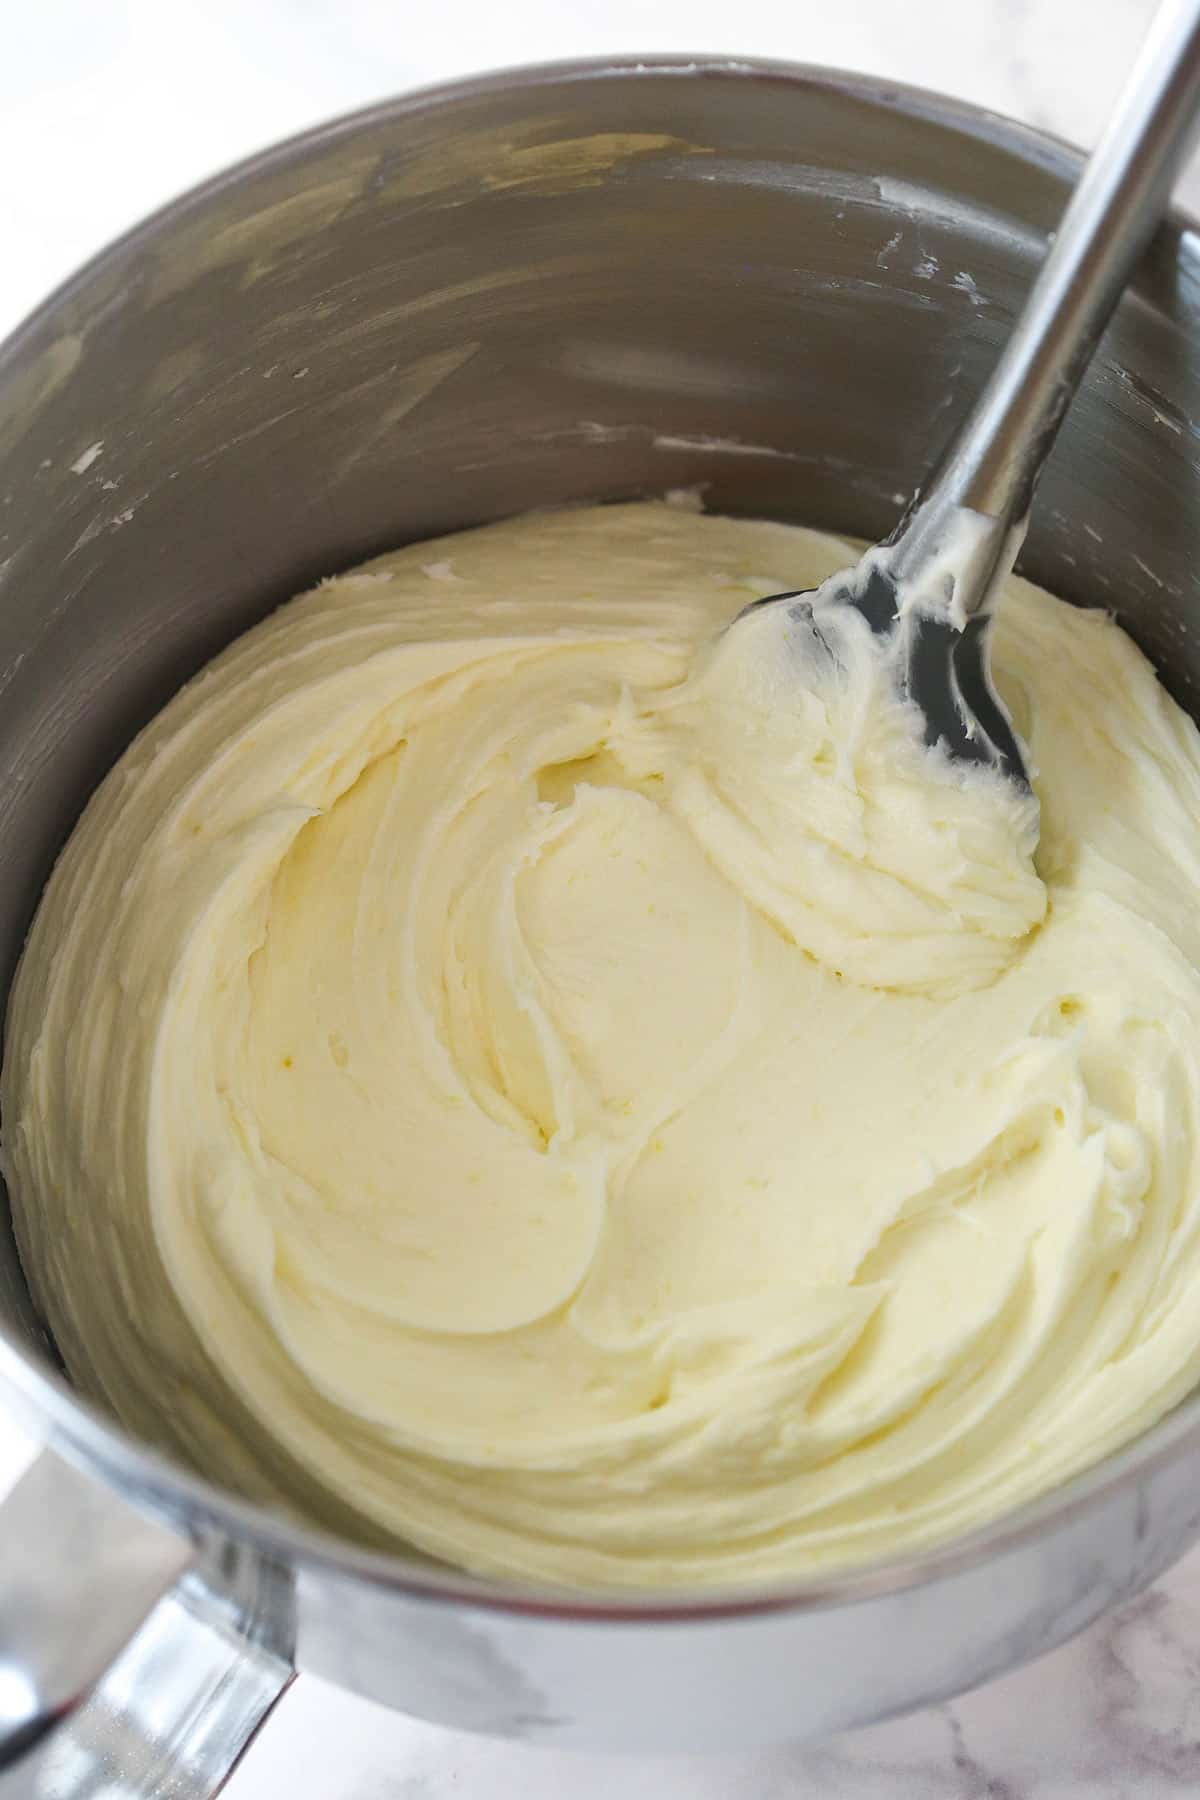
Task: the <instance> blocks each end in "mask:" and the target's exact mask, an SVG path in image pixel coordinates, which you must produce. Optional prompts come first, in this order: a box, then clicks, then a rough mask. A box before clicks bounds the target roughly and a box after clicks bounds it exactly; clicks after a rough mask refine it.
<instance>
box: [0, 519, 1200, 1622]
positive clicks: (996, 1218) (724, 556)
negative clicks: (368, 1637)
mask: <svg viewBox="0 0 1200 1800" xmlns="http://www.w3.org/2000/svg"><path fill="white" fill-rule="evenodd" d="M852 556H853V552H852V551H851V550H850V549H849V548H848V547H847V546H846V545H844V544H839V543H836V542H834V541H833V540H831V539H828V538H824V537H819V536H817V535H815V534H812V533H809V532H804V531H800V530H797V529H792V528H788V527H784V526H779V525H772V524H761V523H749V522H745V521H734V520H728V519H721V518H707V517H699V516H696V515H695V514H694V513H692V512H689V511H687V510H683V509H680V508H676V507H670V506H666V505H658V504H656V505H636V506H624V507H612V508H598V509H587V510H579V511H574V512H566V513H559V514H551V515H546V516H542V517H533V518H528V519H524V520H518V521H515V522H512V523H509V524H505V525H501V526H497V527H492V528H489V529H487V530H484V531H479V532H474V533H467V534H462V535H460V536H457V537H454V538H449V539H445V540H442V541H440V542H438V543H433V544H424V545H418V546H416V547H413V548H410V549H407V550H404V551H401V552H399V553H398V554H396V555H393V556H387V557H384V558H382V559H381V560H380V561H378V562H376V563H374V564H373V565H371V566H370V567H369V568H368V569H366V570H363V571H360V572H358V573H356V574H351V575H347V576H343V577H341V578H340V579H338V580H336V581H332V582H329V583H326V584H325V585H323V586H322V587H320V588H318V589H317V590H316V591H315V592H313V593H311V594H308V595H305V596H304V597H303V598H301V599H300V600H297V601H295V602H293V603H292V604H291V605H289V606H286V607H284V608H282V609H281V610H280V611H279V612H277V613H275V614H274V615H273V616H272V617H271V618H269V619H268V620H266V621H265V622H264V623H263V624H262V625H260V626H259V627H257V628H256V629H255V630H254V631H252V632H250V633H249V634H248V635H247V636H245V637H244V638H242V639H241V640H239V641H238V642H237V643H236V644H234V645H233V646H232V647H231V648H230V649H229V650H228V651H227V652H226V653H225V654H224V655H223V656H222V657H220V658H219V659H218V660H217V661H216V662H215V663H214V664H213V665H212V666H211V667H210V668H209V669H208V670H206V671H205V672H204V673H203V674H202V675H201V676H200V677H199V678H198V679H197V680H196V681H194V682H193V683H192V684H191V685H190V686H189V687H187V688H186V689H185V690H184V691H183V692H182V693H181V694H180V695H178V696H177V698H176V699H175V700H173V701H172V702H171V704H170V705H169V706H167V707H166V708H165V709H164V711H163V712H162V713H161V714H160V716H159V717H158V718H157V719H156V720H155V721H154V723H153V724H152V725H151V726H150V727H149V728H148V729H147V730H146V731H145V732H143V734H142V735H141V737H140V738H138V740H137V741H136V742H135V743H134V744H133V745H132V746H131V748H130V749H129V750H128V751H127V753H126V754H125V756H124V757H123V758H122V759H121V761H120V763H119V764H118V765H117V767H116V768H115V769H114V770H113V772H112V773H111V774H110V775H109V777H108V778H107V780H106V781H105V782H104V783H103V785H102V786H101V788H100V789H99V791H98V793H97V795H96V796H95V798H94V799H93V801H92V803H91V805H90V806H89V808H88V810H87V812H86V814H85V816H84V818H83V820H82V821H81V823H80V825H79V827H78V828H77V830H76V832H75V834H74V836H73V838H72V839H71V841H70V843H69V845H68V847H67V849H66V851H65V853H64V854H63V856H62V858H61V860H60V862H59V864H58V867H57V868H56V870H55V872H54V875H53V877H52V879H51V882H50V884H49V887H48V888H47V891H46V895H45V898H44V900H43V902H42V905H41V909H40V911H39V913H38V916H37V919H36V921H35V924H34V927H33V931H32V934H31V937H30V940H29V944H28V948H27V950H26V953H25V957H24V960H23V962H22V965H21V969H20V972H19V975H18V979H17V984H16V988H15V992H14V996H13V1000H12V1005H11V1010H10V1015H9V1021H8V1037H7V1053H6V1060H5V1065H4V1073H3V1090H2V1100H3V1117H4V1142H5V1162H6V1167H7V1170H8V1174H9V1178H10V1183H11V1187H12V1194H13V1200H14V1205H15V1213H16V1221H17V1228H18V1232H19V1238H20V1244H21V1248H22V1253H23V1256H24V1259H25V1262H26V1266H27V1269H28V1272H29V1275H30V1278H31V1281H32V1285H33V1288H34V1292H35V1294H36V1296H37V1298H38V1300H39V1302H40V1303H41V1305H42V1306H43V1308H44V1309H45V1311H46V1313H47V1315H48V1317H49V1320H50V1323H51V1325H52V1327H53V1329H54V1332H55V1334H56V1336H57V1339H58V1342H59V1344H60V1346H61V1348H62V1351H63V1354H64V1356H65V1358H66V1361H67V1363H68V1366H69V1367H70V1369H71V1371H72V1373H73V1374H74V1375H75V1377H76V1378H77V1380H78V1381H79V1382H80V1384H81V1386H82V1387H83V1388H84V1389H85V1390H86V1391H88V1392H89V1393H91V1394H94V1395H97V1396H100V1397H102V1398H103V1399H104V1400H105V1401H106V1402H107V1403H108V1404H109V1405H110V1406H111V1407H112V1408H113V1409H114V1410H115V1411H116V1412H117V1414H118V1415H119V1416H120V1417H121V1418H122V1419H123V1420H125V1421H126V1422H127V1423H128V1424H129V1425H130V1426H131V1427H132V1428H133V1429H134V1430H135V1431H138V1432H141V1433H144V1434H145V1435H147V1436H149V1437H152V1438H154V1439H156V1440H158V1441H160V1442H162V1443H164V1444H167V1445H169V1446H173V1447H175V1448H176V1449H177V1450H179V1451H181V1452H182V1453H184V1454H185V1455H186V1456H187V1457H188V1458H190V1459H191V1460H192V1461H193V1462H195V1463H197V1464H199V1465H200V1466H201V1467H202V1468H204V1469H205V1470H206V1471H207V1472H208V1473H210V1474H212V1475H214V1476H215V1477H217V1478H218V1479H222V1480H225V1481H228V1482H230V1483H232V1484H234V1485H236V1486H238V1487H241V1488H243V1489H245V1490H248V1491H249V1492H251V1493H256V1494H260V1495H266V1496H273V1497H283V1498H285V1499H286V1500H289V1501H291V1502H292V1503H293V1504H298V1505H299V1506H301V1507H302V1508H303V1509H305V1510H307V1511H309V1512H311V1513H313V1514H315V1515H317V1516H319V1517H321V1518H323V1519H325V1520H326V1521H328V1522H331V1523H334V1524H339V1525H341V1526H343V1527H345V1528H347V1529H349V1530H351V1531H354V1532H357V1533H359V1534H365V1535H368V1536H373V1537H377V1538H378V1537H384V1538H392V1539H404V1540H407V1541H410V1542H412V1543H414V1544H416V1545H418V1546H420V1547H422V1548H424V1549H426V1550H428V1551H432V1552H434V1553H435V1554H438V1555H441V1556H444V1557H446V1558H448V1559H450V1560H452V1561H454V1562H457V1563H461V1564H465V1565H467V1566H468V1567H470V1568H472V1569H477V1570H483V1571H488V1572H497V1573H502V1574H509V1575H520V1576H532V1577H537V1578H544V1579H547V1580H550V1581H555V1582H567V1583H575V1584H584V1585H601V1586H603V1585H615V1584H625V1585H629V1584H633V1585H639V1586H655V1585H675V1586H678V1585H705V1584H714V1583H728V1582H752V1581H753V1582H756V1581H761V1580H765V1579H774V1578H778V1577H783V1576H789V1575H800V1574H802V1573H804V1572H806V1571H811V1570H814V1569H826V1568H828V1567H831V1566H836V1565H838V1564H842V1563H846V1562H849V1561H853V1560H856V1559H861V1558H864V1557H874V1556H879V1555H883V1554H886V1553H892V1552H898V1551H901V1550H905V1549H908V1548H911V1547H914V1546H916V1545H919V1544H923V1543H926V1542H929V1541H932V1540H937V1539H941V1538H944V1537H945V1536H947V1535H948V1534H950V1533H953V1532H956V1531H960V1530H962V1529H963V1528H965V1527H968V1526H970V1525H973V1524H975V1523H977V1522H978V1521H980V1520H982V1519H984V1518H987V1517H989V1516H990V1515H993V1514H995V1513H997V1512H999V1511H1001V1510H1002V1509H1005V1508H1009V1507H1012V1506H1014V1505H1015V1504H1016V1503H1018V1502H1020V1501H1022V1500H1024V1499H1026V1498H1028V1497H1029V1496H1032V1495H1035V1494H1037V1493H1039V1492H1041V1491H1042V1490H1044V1489H1046V1488H1048V1487H1050V1486H1052V1485H1053V1484H1054V1483H1056V1482H1059V1481H1061V1480H1062V1479H1063V1478H1064V1477H1066V1476H1067V1475H1069V1474H1071V1473H1072V1472H1073V1471H1075V1470H1077V1469H1080V1468H1081V1467H1083V1466H1085V1465H1087V1464H1089V1463H1091V1462H1092V1461H1094V1460H1095V1459H1096V1458H1098V1457H1100V1456H1102V1455H1103V1454H1104V1453H1105V1452H1106V1451H1108V1450H1110V1449H1112V1448H1113V1447H1114V1446H1116V1445H1118V1444H1120V1443H1122V1442H1123V1441H1125V1440H1126V1439H1128V1438H1129V1437H1131V1436H1132V1435H1133V1434H1134V1433H1136V1432H1138V1431H1140V1430H1142V1429H1143V1428H1144V1427H1145V1426H1147V1425H1148V1424H1149V1423H1150V1422H1151V1421H1153V1420H1154V1419H1156V1418H1157V1417H1158V1416H1159V1415H1160V1414H1161V1413H1162V1412H1163V1411H1164V1410H1165V1409H1166V1408H1167V1407H1169V1406H1170V1405H1172V1404H1173V1403H1174V1402H1175V1401H1177V1400H1178V1399H1179V1398H1180V1397H1181V1396H1182V1395H1183V1394H1184V1393H1185V1392H1186V1391H1187V1389H1188V1388H1189V1387H1190V1386H1191V1385H1192V1384H1193V1382H1194V1381H1195V1380H1196V1379H1197V1375H1198V1373H1200V1327H1198V1326H1197V1322H1196V1304H1195V1297H1196V1294H1197V1293H1198V1292H1200V1202H1198V1192H1197V1188H1198V1181H1197V1173H1198V1170H1197V1094H1198V1084H1200V974H1198V969H1200V907H1198V905H1197V895H1198V892H1200V740H1198V738H1197V733H1196V731H1195V730H1194V728H1193V726H1192V724H1191V723H1190V721H1189V720H1188V719H1187V718H1186V717H1185V716H1184V715H1183V714H1182V712H1181V711H1180V710H1179V709H1178V708H1177V707H1176V706H1175V705H1174V703H1173V702H1172V701H1171V700H1170V699H1169V698H1168V697H1167V696H1166V695H1165V693H1164V692H1163V690H1162V689H1161V688H1160V687H1159V685H1158V683H1157V681H1156V679H1155V677H1154V675H1153V672H1152V671H1151V669H1150V668H1149V666H1148V665H1147V664H1146V662H1145V661H1144V660H1143V658H1142V657H1141V655H1140V654H1139V652H1138V651H1137V650H1136V649H1135V648H1134V647H1133V645H1132V644H1131V643H1130V641H1129V640H1128V638H1126V637H1125V636H1124V635H1123V634H1122V632H1121V631H1120V630H1119V629H1118V628H1117V627H1116V626H1115V625H1114V624H1113V623H1111V622H1110V620H1109V619H1108V618H1106V617H1104V616H1103V615H1101V614H1099V613H1084V612H1080V611H1076V610H1073V609H1072V608H1070V607H1067V606H1065V605H1063V604H1061V603H1060V602H1058V601H1056V600H1053V599H1051V598H1049V597H1048V596H1047V595H1045V594H1043V593H1040V592H1039V591H1038V590H1036V589H1034V588H1032V587H1030V586H1028V585H1027V584H1025V583H1024V582H1021V581H1016V580H1014V581H1012V582H1010V584H1009V587H1008V591H1007V593H1006V596H1005V600H1004V606H1003V609H1002V613H1001V617H1000V623H999V628H998V633H997V639H996V666H997V673H998V680H999V685H1000V687H1001V689H1002V691H1003V693H1004V695H1005V697H1006V699H1007V700H1008V702H1009V704H1010V706H1011V708H1012V710H1013V712H1014V715H1015V718H1016V721H1017V724H1018V726H1019V727H1020V729H1021V731H1022V733H1023V735H1024V738H1025V741H1026V743H1027V745H1028V752H1029V759H1030V763H1031V766H1032V768H1033V769H1034V770H1035V771H1036V778H1035V787H1036V792H1037V796H1038V801H1039V802H1040V843H1039V841H1038V826H1039V821H1038V808H1037V804H1035V802H1033V801H1032V800H1031V799H1030V798H1029V797H1028V796H1023V795H1022V794H1021V793H1020V792H1019V791H1017V790H1015V789H1013V788H1010V787H1008V786H1006V785H1005V784H1003V783H1002V782H1001V781H1000V780H999V779H998V778H995V777H992V776H989V775H984V774H981V773H978V772H968V773H965V774H964V773H963V772H962V771H961V770H960V769H956V768H954V767H952V766H951V765H950V764H949V763H948V762H947V761H946V760H945V759H944V758H942V757H941V756H939V755H936V754H933V753H930V752H928V751H926V750H925V749H924V747H923V746H922V744H921V743H920V739H919V732H917V731H916V729H915V726H914V721H913V719H912V718H911V716H910V715H909V713H908V712H907V710H906V709H905V708H904V707H903V706H901V705H900V704H899V703H898V702H897V700H896V698H895V695H894V692H893V690H892V689H891V687H890V686H889V685H888V684H887V682H886V681H883V680H882V679H881V678H880V675H879V665H878V660H877V659H873V658H872V655H871V653H870V643H869V641H867V640H863V641H861V642H860V641H859V640H857V639H854V637H853V631H851V638H850V640H848V647H847V646H843V648H842V650H841V651H840V652H839V657H838V661H837V663H836V666H830V667H824V668H821V667H816V666H815V665H814V662H813V658H812V655H811V646H808V645H806V643H805V642H804V641H803V633H802V632H801V631H799V628H798V627H795V625H794V622H790V621H789V616H788V614H787V612H786V609H774V608H773V609H761V610H760V611H758V612H756V613H753V614H751V615H749V616H748V617H746V618H744V619H742V620H741V621H740V622H739V623H738V624H737V625H736V626H734V627H733V628H732V629H731V630H728V631H726V630H725V629H724V628H725V627H726V626H727V625H728V624H729V622H730V621H731V620H732V619H733V618H734V617H735V616H736V615H737V614H738V612H739V611H740V609H741V608H742V607H743V606H744V605H745V604H746V603H747V602H748V601H749V600H751V599H753V598H755V597H756V596H757V595H760V594H765V593H769V592H773V591H777V590H781V589H793V588H805V587H811V586H812V585H813V584H814V583H815V582H817V581H818V580H819V579H820V578H822V577H823V576H825V575H826V574H828V573H830V572H831V571H832V570H834V569H836V568H838V567H841V566H843V565H844V564H845V563H846V562H848V561H850V560H852ZM818 660H819V659H818ZM1035 845H1036V846H1037V847H1036V850H1035Z"/></svg>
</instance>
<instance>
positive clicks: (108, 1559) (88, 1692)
mask: <svg viewBox="0 0 1200 1800" xmlns="http://www.w3.org/2000/svg"><path fill="white" fill-rule="evenodd" d="M9 1423H10V1422H9V1421H6V1422H5V1424H6V1430H5V1445H4V1448H5V1452H6V1456H5V1463H6V1466H7V1465H8V1464H9V1462H10V1461H11V1462H12V1463H14V1464H15V1467H9V1468H7V1478H5V1475H4V1473H3V1472H2V1471H0V1797H3V1796H5V1795H7V1794H8V1793H10V1792H12V1793H20V1794H21V1795H23V1796H28V1800H89V1797H90V1796H93V1795H95V1796H99V1795H100V1794H103V1795H104V1796H105V1797H106V1800H150V1797H151V1796H154V1795H161V1794H165V1793H170V1794H171V1795H172V1797H173V1800H212V1796H214V1795H215V1794H217V1793H218V1792H219V1790H220V1789H221V1787H223V1785H224V1783H225V1781H226V1779H227V1778H228V1776H229V1774H230V1773H231V1772H232V1770H233V1767H234V1765H235V1764H236V1762H237V1761H238V1759H239V1757H240V1756H241V1754H242V1752H243V1750H244V1749H245V1748H246V1745H247V1744H248V1743H249V1741H250V1739H251V1737H252V1736H253V1735H254V1733H255V1732H256V1731H257V1729H258V1727H259V1726H260V1725H261V1724H262V1722H263V1720H264V1719H265V1718H266V1716H267V1714H268V1713H269V1712H270V1710H271V1708H272V1707H273V1706H274V1704H275V1702H276V1700H278V1698H279V1697H280V1695H281V1694H282V1693H283V1692H284V1690H285V1688H286V1687H287V1686H288V1684H289V1682H290V1681H291V1679H292V1676H293V1673H294V1671H293V1669H292V1667H291V1664H290V1662H289V1661H288V1660H287V1659H286V1658H285V1657H284V1656H282V1655H280V1654H279V1653H278V1652H277V1651H276V1649H275V1648H273V1647H271V1646H270V1645H269V1644H267V1643H263V1642H256V1641H251V1640H250V1639H248V1638H247V1637H246V1636H245V1635H244V1633H243V1632H241V1631H240V1630H239V1629H238V1624H237V1620H236V1618H235V1617H234V1616H233V1615H232V1614H231V1613H230V1612H227V1611H223V1609H222V1608H221V1606H220V1603H219V1601H218V1600H217V1598H216V1596H215V1595H214V1594H213V1592H212V1591H211V1590H210V1589H209V1588H208V1587H207V1586H206V1585H205V1584H204V1583H203V1582H202V1581H200V1580H199V1579H197V1577H196V1576H195V1575H194V1574H192V1573H190V1571H191V1569H192V1565H193V1563H194V1560H195V1557H196V1547H195V1545H194V1544H193V1543H192V1542H190V1541H189V1540H188V1539H187V1538H186V1537H184V1536H182V1535H180V1534H178V1533H177V1532H175V1531H173V1530H171V1529H170V1528H169V1527H168V1526H167V1525H165V1524H164V1523H162V1522H160V1521H158V1520H155V1519H153V1518H151V1517H149V1516H147V1515H146V1514H144V1513H142V1512H139V1511H138V1510H137V1509H135V1508H134V1507H132V1506H130V1505H128V1504H127V1503H126V1502H125V1501H124V1500H123V1499H121V1497H120V1496H119V1495H118V1494H117V1493H116V1492H114V1490H113V1489H112V1488H110V1487H108V1486H107V1485H105V1484H104V1483H103V1482H101V1481H99V1480H97V1479H95V1478H94V1477H92V1476H90V1475H88V1474H85V1473H83V1472H82V1471H81V1470H79V1469H77V1468H76V1467H74V1466H73V1464H71V1463H69V1462H67V1461H66V1460H64V1459H63V1458H62V1457H61V1456H59V1455H58V1454H57V1452H56V1451H54V1450H52V1449H49V1448H47V1447H45V1446H42V1445H39V1444H37V1443H36V1442H35V1441H34V1440H31V1439H27V1438H24V1437H20V1438H18V1437H15V1436H14V1439H13V1444H14V1455H13V1457H12V1458H11V1459H10V1458H9V1457H8V1455H7V1452H8V1448H9V1444H8V1426H9ZM18 1766H19V1772H17V1771H18ZM7 1771H12V1772H13V1773H12V1775H11V1777H10V1779H11V1780H12V1781H15V1782H16V1783H17V1786H16V1787H15V1788H12V1787H10V1786H9V1782H8V1780H6V1778H5V1776H6V1772H7Z"/></svg>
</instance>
